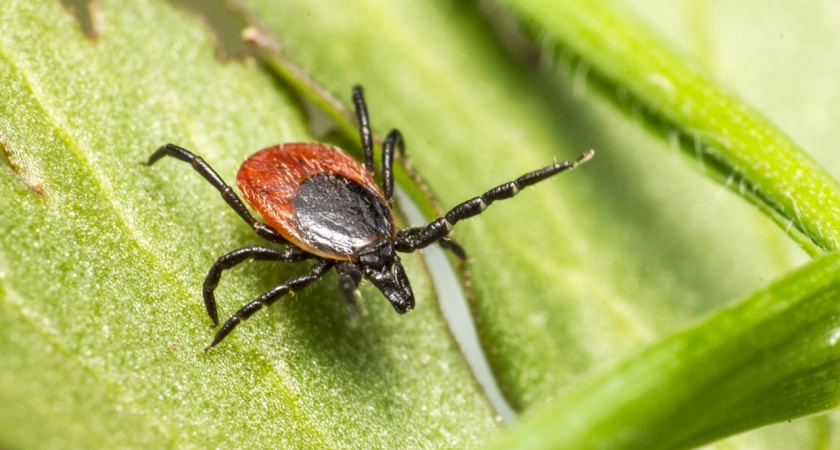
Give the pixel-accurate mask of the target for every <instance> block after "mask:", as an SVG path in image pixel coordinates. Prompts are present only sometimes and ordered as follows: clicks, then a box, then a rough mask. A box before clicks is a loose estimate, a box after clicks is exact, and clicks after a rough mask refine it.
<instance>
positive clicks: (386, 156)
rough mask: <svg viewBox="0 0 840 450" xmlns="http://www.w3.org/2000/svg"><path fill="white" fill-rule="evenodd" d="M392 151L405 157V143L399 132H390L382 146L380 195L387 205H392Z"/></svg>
mask: <svg viewBox="0 0 840 450" xmlns="http://www.w3.org/2000/svg"><path fill="white" fill-rule="evenodd" d="M394 151H396V152H397V153H399V154H400V158H404V157H405V141H403V137H402V133H400V131H399V130H391V132H390V133H388V137H386V138H385V142H384V143H383V144H382V193H383V194H385V199H387V200H388V204H389V205H393V204H394Z"/></svg>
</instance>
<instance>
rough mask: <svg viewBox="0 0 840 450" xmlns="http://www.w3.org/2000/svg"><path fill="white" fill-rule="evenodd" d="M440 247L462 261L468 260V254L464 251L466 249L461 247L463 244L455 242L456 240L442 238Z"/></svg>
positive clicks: (439, 243) (439, 242)
mask: <svg viewBox="0 0 840 450" xmlns="http://www.w3.org/2000/svg"><path fill="white" fill-rule="evenodd" d="M438 245H440V246H441V248H443V249H444V250H449V251H450V252H452V253H453V254H454V255H455V256H457V257H458V258H459V259H461V260H465V259H467V252H466V251H465V250H464V247H461V244H459V243H457V242H455V239H452V238H450V237H446V236H444V237H442V238H440V240H439V241H438Z"/></svg>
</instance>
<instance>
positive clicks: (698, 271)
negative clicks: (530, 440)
mask: <svg viewBox="0 0 840 450" xmlns="http://www.w3.org/2000/svg"><path fill="white" fill-rule="evenodd" d="M243 3H245V4H247V5H248V6H249V7H250V8H252V11H253V14H254V15H255V16H256V17H260V18H262V19H263V20H264V21H265V23H266V25H267V26H268V27H269V28H270V29H271V30H272V31H274V32H275V33H276V34H277V35H278V36H279V39H280V41H281V43H282V44H283V51H284V54H285V55H286V56H287V57H288V58H289V59H291V60H292V61H294V62H295V63H296V64H297V65H299V66H300V67H302V68H303V69H304V71H305V72H306V73H308V74H310V75H311V76H312V77H313V78H315V79H317V80H318V81H319V82H320V83H321V84H323V85H325V86H326V87H327V88H328V89H329V90H330V91H332V92H342V91H343V90H345V89H346V87H345V86H346V85H348V84H351V83H355V82H360V83H362V84H363V85H364V86H366V89H367V90H366V92H367V95H368V98H369V108H370V111H371V114H372V120H373V125H374V128H375V129H376V130H377V131H378V132H379V134H384V133H385V132H386V130H388V129H389V128H390V127H398V128H400V129H401V130H402V131H403V133H404V135H405V136H406V141H407V143H408V152H409V154H410V155H411V157H412V158H413V160H414V162H415V166H416V167H417V169H418V170H419V171H420V173H421V174H423V175H424V176H425V177H426V179H427V180H428V181H429V184H430V185H431V187H432V189H433V191H434V193H435V194H436V196H437V198H438V199H439V200H440V203H441V204H442V205H443V206H444V207H451V206H454V205H456V204H458V203H459V202H461V201H463V200H465V199H467V198H469V197H471V196H474V195H476V194H480V193H481V192H483V191H484V190H485V189H489V188H491V187H493V186H495V185H497V184H501V183H503V182H505V181H508V180H510V179H512V178H514V177H516V176H518V175H519V174H521V173H523V172H526V171H528V170H533V169H535V168H537V167H540V166H542V165H545V164H547V163H549V162H551V161H552V160H553V159H558V160H562V159H571V158H574V157H577V155H578V154H580V153H581V152H582V151H584V150H585V149H588V148H595V149H596V151H597V154H596V156H595V158H594V159H593V161H592V162H590V163H588V164H587V165H586V166H584V167H581V169H580V170H578V171H576V172H574V173H571V174H565V175H563V176H562V177H561V178H558V179H554V180H551V181H547V182H544V183H542V184H540V185H538V186H535V187H534V188H533V189H529V190H528V191H527V192H526V193H523V194H522V195H521V196H518V197H517V198H516V199H515V200H511V201H507V202H502V203H499V204H494V205H493V206H492V207H491V208H490V209H488V210H487V211H486V212H485V213H484V214H483V215H482V216H481V217H479V218H476V219H473V220H470V221H468V222H465V223H463V224H459V225H458V228H457V229H456V230H455V235H456V237H457V239H458V240H459V241H460V242H461V243H462V244H463V245H464V246H465V247H466V249H467V250H468V252H469V253H470V254H471V255H472V256H473V261H472V262H470V263H469V264H468V265H467V271H468V273H469V283H470V285H469V287H470V289H471V295H472V297H471V300H472V306H473V309H474V313H475V315H476V321H477V323H478V325H479V327H480V331H479V332H480V334H481V337H482V338H483V340H484V345H485V349H486V350H487V352H488V355H489V358H490V362H491V364H492V365H493V368H494V370H495V373H496V375H497V376H498V378H499V380H500V383H501V385H502V388H503V389H505V390H506V393H507V394H508V397H509V399H510V400H511V402H512V403H513V404H514V406H515V407H517V408H524V407H527V406H530V405H532V404H535V403H537V402H539V401H540V400H543V399H545V398H547V397H549V396H550V395H552V394H553V393H555V392H556V391H557V390H558V389H559V388H560V387H562V386H566V385H567V384H569V383H570V382H571V381H573V380H575V379H576V378H578V377H581V376H583V375H584V374H586V373H589V372H591V371H594V370H596V369H597V368H600V367H605V366H607V365H608V364H609V363H610V362H611V361H614V360H616V359H617V358H619V357H621V356H623V355H627V354H628V353H629V352H630V351H632V350H634V349H636V348H638V346H639V345H642V344H644V343H647V342H652V341H653V340H654V339H655V338H656V337H657V336H661V335H663V334H665V333H667V332H669V331H674V330H677V329H679V327H680V326H681V325H683V324H687V323H689V321H691V320H692V319H693V318H694V317H697V316H698V315H700V314H703V313H704V312H707V311H711V310H713V309H714V308H715V307H717V306H719V305H721V304H724V303H726V302H727V301H728V300H729V299H731V298H734V297H736V296H738V295H744V294H746V293H748V292H750V291H751V289H754V288H757V287H759V286H761V284H762V283H761V282H760V280H761V279H769V278H772V277H774V276H778V275H780V274H782V273H783V270H784V269H786V268H788V267H790V260H789V256H788V255H789V254H793V252H794V251H795V250H793V249H792V246H791V245H790V243H789V241H788V239H787V238H786V237H785V236H784V235H783V233H781V232H779V231H778V230H774V229H772V226H771V225H770V224H768V223H766V220H765V218H764V217H763V216H762V215H761V214H758V213H757V212H755V211H754V210H752V209H751V208H749V207H745V206H744V204H743V202H741V201H740V200H739V199H737V198H734V197H730V196H725V195H723V196H721V195H720V193H719V188H717V187H716V186H714V185H711V184H710V183H708V182H707V181H706V180H704V179H702V178H701V177H692V176H686V175H685V165H684V164H683V161H681V160H679V159H675V158H662V157H661V153H654V151H656V152H661V151H662V148H660V147H663V145H662V144H661V143H659V142H658V141H656V140H654V139H653V138H652V137H650V136H649V135H647V134H645V133H643V132H640V131H639V130H638V127H637V125H636V124H635V123H634V122H631V121H628V120H627V118H626V117H625V116H623V115H622V114H616V112H615V111H614V110H612V109H608V108H609V105H608V104H606V102H605V101H604V100H603V99H601V98H599V97H596V96H590V97H587V98H586V99H585V101H583V100H580V99H578V98H577V97H576V96H575V95H574V93H573V86H572V83H571V81H572V79H571V78H570V77H567V78H566V80H564V81H568V83H558V82H557V81H556V79H555V77H556V76H557V75H556V74H543V73H541V72H539V71H538V70H532V69H531V68H528V67H523V66H522V65H520V64H518V63H516V62H515V61H514V60H512V59H511V58H510V56H509V55H508V54H506V53H505V52H504V51H503V50H502V49H501V48H500V45H499V43H498V40H497V36H496V35H495V34H494V30H493V29H491V28H490V27H489V26H488V24H487V23H486V21H485V20H484V18H483V17H482V16H480V15H479V14H477V11H476V10H475V9H474V8H473V7H472V6H470V5H453V4H450V3H447V2H441V3H434V2H426V3H423V4H411V5H405V4H402V3H399V4H389V5H381V4H378V2H373V1H370V2H356V3H354V4H353V5H352V6H351V5H345V4H343V3H341V2H336V1H329V0H321V1H318V2H314V3H313V2H311V1H308V2H300V3H297V2H284V3H283V4H282V6H281V5H278V4H276V3H273V2H268V1H260V0H248V1H246V2H243ZM288 18H295V19H294V20H288ZM324 23H329V24H330V26H328V27H323V26H319V24H324ZM395 24H399V26H396V25H395ZM314 29H318V30H319V32H318V33H313V32H311V30H314ZM368 30H377V33H375V34H373V33H370V32H369V31H368ZM337 43H340V45H337ZM634 149H639V150H644V149H650V151H649V152H643V151H632V150H634ZM709 198H714V201H708V199H709ZM714 217H731V221H730V222H729V223H728V224H727V227H720V226H718V223H717V222H715V221H714V220H710V218H714ZM757 230H758V233H757ZM663 236H667V239H663ZM709 242H715V243H718V245H714V246H710V245H708V243H709ZM746 255H749V257H750V258H751V259H752V260H754V261H756V262H755V263H754V264H749V265H745V264H740V263H738V262H737V261H738V260H739V258H743V257H747V256H746ZM685 261H690V262H691V263H690V264H684V262H685Z"/></svg>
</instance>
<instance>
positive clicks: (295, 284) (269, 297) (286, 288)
mask: <svg viewBox="0 0 840 450" xmlns="http://www.w3.org/2000/svg"><path fill="white" fill-rule="evenodd" d="M333 264H335V261H331V260H328V259H322V260H320V261H318V262H317V263H315V265H313V266H312V270H310V271H309V273H308V274H306V275H304V276H302V277H298V278H295V279H293V280H291V281H288V282H286V284H281V285H280V286H277V287H275V288H274V289H272V290H270V291H268V292H266V293H265V294H263V295H260V296H259V297H257V299H256V300H254V301H252V302H251V303H248V304H247V305H245V306H244V307H242V309H240V310H239V311H237V312H236V314H234V315H232V316H231V317H230V319H228V320H227V322H225V324H224V325H222V328H220V329H219V332H218V333H216V337H214V338H213V342H211V343H210V345H208V346H207V347H205V348H204V351H205V352H206V351H207V350H209V349H210V347H213V346H215V345H216V344H218V343H219V342H222V340H223V339H224V338H225V337H227V335H228V334H230V332H231V331H233V329H234V328H236V326H237V325H239V324H240V323H242V322H244V321H246V320H248V318H249V317H251V316H253V315H254V313H255V312H257V311H259V310H261V309H265V308H268V307H269V306H271V305H272V304H273V303H274V302H276V301H277V300H279V299H280V297H283V296H284V295H286V294H289V293H293V292H297V291H299V290H301V289H303V288H305V287H306V286H308V285H309V284H310V283H312V282H313V281H315V280H317V279H318V278H321V277H322V276H324V275H325V274H326V273H327V271H329V270H330V268H331V267H332V266H333Z"/></svg>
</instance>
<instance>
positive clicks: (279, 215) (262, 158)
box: [236, 143, 395, 260]
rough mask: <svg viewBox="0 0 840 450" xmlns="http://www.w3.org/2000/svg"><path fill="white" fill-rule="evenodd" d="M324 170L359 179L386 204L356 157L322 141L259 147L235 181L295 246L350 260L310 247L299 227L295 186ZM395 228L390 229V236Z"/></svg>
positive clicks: (256, 206)
mask: <svg viewBox="0 0 840 450" xmlns="http://www.w3.org/2000/svg"><path fill="white" fill-rule="evenodd" d="M326 173H333V174H338V175H341V176H343V177H345V178H348V179H350V180H352V181H354V182H356V183H359V184H360V185H362V186H364V187H366V188H368V189H370V190H371V191H372V192H374V193H375V194H376V195H377V196H378V197H379V198H380V199H381V200H382V202H383V203H384V204H385V205H387V202H386V201H385V196H384V195H383V194H382V191H380V189H379V187H378V186H377V185H376V182H375V181H374V179H373V177H372V176H371V175H370V174H369V173H368V172H367V171H366V170H365V168H364V167H363V166H362V165H361V164H360V163H359V162H358V161H356V160H355V159H353V158H352V157H350V156H349V155H347V154H346V153H344V152H343V151H341V150H340V149H338V148H335V147H331V146H327V145H323V144H312V143H291V144H281V145H277V146H274V147H269V148H266V149H264V150H260V151H259V152H257V153H255V154H253V155H251V157H249V158H248V159H247V160H245V162H244V163H242V166H240V167H239V172H238V173H237V175H236V183H237V185H238V186H239V190H240V192H242V196H243V197H244V198H245V201H246V202H248V204H249V205H251V207H252V208H254V209H255V210H256V211H257V212H258V213H259V215H260V216H261V217H262V218H263V220H264V221H265V222H266V223H267V224H268V225H270V226H271V227H272V228H274V229H275V230H277V231H278V232H279V233H280V234H282V235H283V237H285V238H286V239H288V240H289V241H290V242H292V243H293V244H295V245H296V246H298V247H301V248H302V249H304V250H306V251H307V252H310V253H313V254H316V255H319V256H322V257H326V258H330V259H339V260H353V259H354V258H353V257H352V255H350V254H345V253H346V252H342V253H338V252H337V251H330V250H327V249H324V248H320V249H319V248H315V247H313V246H312V245H310V243H309V242H308V239H307V238H306V237H305V236H304V235H303V234H302V233H301V230H300V226H299V223H298V220H297V217H296V211H295V203H294V200H295V197H296V195H297V192H298V188H299V187H300V185H301V183H303V182H304V180H306V179H307V178H309V177H311V176H313V175H318V174H326ZM386 208H387V206H386ZM388 213H389V214H390V210H389V211H388ZM394 232H395V230H393V229H392V230H391V236H393V234H394Z"/></svg>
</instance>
